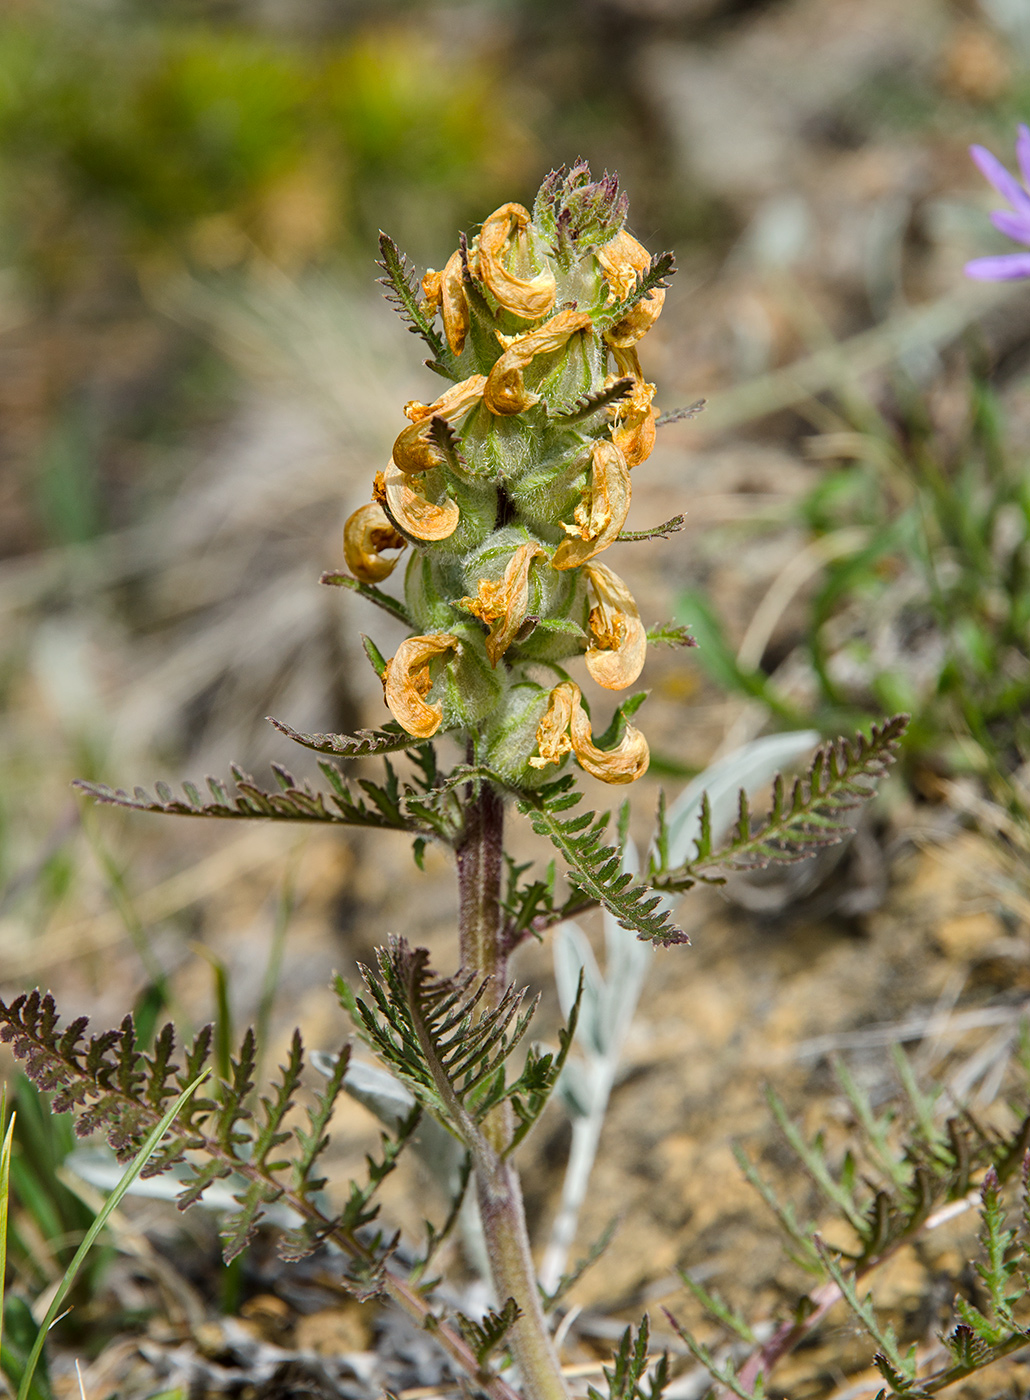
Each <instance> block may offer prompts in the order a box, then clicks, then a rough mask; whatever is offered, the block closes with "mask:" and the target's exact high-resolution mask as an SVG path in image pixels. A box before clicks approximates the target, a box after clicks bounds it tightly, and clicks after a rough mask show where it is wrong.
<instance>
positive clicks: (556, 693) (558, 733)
mask: <svg viewBox="0 0 1030 1400" xmlns="http://www.w3.org/2000/svg"><path fill="white" fill-rule="evenodd" d="M580 694H581V692H580V689H579V686H577V685H573V683H572V682H571V681H562V683H561V685H557V686H555V688H554V689H553V690H552V691H551V700H550V704H549V705H548V707H547V710H546V712H545V714H544V717H543V719H541V721H540V723H539V724H538V725H537V729H536V746H537V748H538V749H539V751H540V756H539V758H531V759H530V760H529V766H530V768H546V767H547V765H548V764H549V763H559V762H560V761H561V759H562V757H563V756H564V755H565V754H567V753H571V752H572V740H571V739H570V738H569V724H570V723H571V721H572V705H573V698H575V702H576V704H578V703H579V697H580Z"/></svg>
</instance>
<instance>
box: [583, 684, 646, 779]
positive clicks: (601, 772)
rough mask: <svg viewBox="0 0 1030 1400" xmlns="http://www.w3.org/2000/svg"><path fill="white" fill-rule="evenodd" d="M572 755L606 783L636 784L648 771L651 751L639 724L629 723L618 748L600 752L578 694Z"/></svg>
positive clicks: (588, 771) (591, 773) (592, 775)
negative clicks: (638, 726) (638, 727)
mask: <svg viewBox="0 0 1030 1400" xmlns="http://www.w3.org/2000/svg"><path fill="white" fill-rule="evenodd" d="M570 728H571V732H572V752H573V753H574V754H575V756H576V761H577V763H578V764H579V766H580V767H581V768H583V769H585V771H586V772H587V773H589V774H590V776H591V777H592V778H600V780H601V782H602V783H635V782H636V780H637V779H638V778H642V777H643V776H644V774H645V773H646V772H647V766H648V764H649V763H650V762H651V751H650V749H649V748H648V747H647V740H646V739H645V738H644V736H643V734H642V733H641V732H640V730H639V729H637V727H636V725H633V724H630V723H629V722H628V721H627V723H626V731H625V733H624V734H623V736H622V738H621V739H620V740H619V742H618V744H617V745H616V747H615V748H614V749H599V748H598V747H597V746H596V745H595V744H594V742H593V735H592V734H591V732H590V719H589V717H588V715H587V713H586V711H585V710H584V709H583V708H582V706H581V705H580V703H579V696H578V694H577V696H576V701H575V703H574V705H573V707H572V723H571V726H570Z"/></svg>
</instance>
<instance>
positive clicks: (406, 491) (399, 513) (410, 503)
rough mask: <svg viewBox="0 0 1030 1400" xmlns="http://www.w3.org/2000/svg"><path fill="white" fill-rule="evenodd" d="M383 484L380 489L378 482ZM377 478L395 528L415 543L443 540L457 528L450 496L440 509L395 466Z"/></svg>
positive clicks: (458, 516)
mask: <svg viewBox="0 0 1030 1400" xmlns="http://www.w3.org/2000/svg"><path fill="white" fill-rule="evenodd" d="M380 477H381V481H382V485H381V487H379V481H380ZM380 477H377V478H376V482H377V487H379V489H380V490H381V491H382V498H383V500H384V501H385V502H386V508H387V510H388V511H389V512H390V515H391V517H392V518H393V519H394V520H395V521H396V522H397V524H398V526H399V527H400V528H401V529H402V530H405V531H406V532H407V533H408V534H409V535H412V536H414V538H415V539H416V540H445V539H447V537H448V535H453V534H454V532H455V530H456V529H457V528H458V521H459V520H460V519H461V512H460V511H459V510H458V507H457V505H456V504H455V502H454V501H452V500H451V498H450V497H449V496H447V497H445V499H444V502H443V505H439V506H437V505H434V504H433V502H432V501H428V500H426V498H425V496H423V495H422V494H421V492H419V491H418V490H417V489H416V488H417V483H415V482H413V481H412V478H411V477H409V476H406V475H405V473H404V472H402V471H399V470H398V469H397V465H396V463H395V462H392V461H391V463H390V465H389V466H388V467H387V468H386V471H385V472H383V473H381V474H380Z"/></svg>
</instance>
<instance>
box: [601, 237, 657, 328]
mask: <svg viewBox="0 0 1030 1400" xmlns="http://www.w3.org/2000/svg"><path fill="white" fill-rule="evenodd" d="M675 273H676V258H675V255H674V254H673V253H656V254H655V256H654V257H653V258H652V259H651V264H650V266H649V267H648V268H647V269H646V271H644V272H642V273H640V274H639V275H638V277H637V285H636V286H635V287H634V288H633V290H632V291H631V292H629V293H628V295H626V296H625V297H623V298H622V300H621V301H617V302H616V303H615V305H614V306H610V307H608V309H607V310H606V311H605V313H604V315H603V316H601V317H599V318H598V320H597V321H596V323H595V324H596V327H597V329H598V330H599V331H607V330H611V328H612V326H615V325H617V324H618V323H619V322H620V321H621V320H622V318H623V316H625V315H627V314H628V313H629V312H630V311H632V310H633V308H634V306H636V305H637V304H638V303H639V302H641V301H643V300H644V298H645V297H646V296H650V295H651V293H652V292H653V291H657V290H659V289H662V290H664V289H665V288H666V287H668V285H669V279H670V278H671V277H673V276H675Z"/></svg>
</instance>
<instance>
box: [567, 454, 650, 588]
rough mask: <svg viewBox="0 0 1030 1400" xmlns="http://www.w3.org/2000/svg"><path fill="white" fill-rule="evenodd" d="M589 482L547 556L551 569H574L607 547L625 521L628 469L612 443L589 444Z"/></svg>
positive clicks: (628, 487)
mask: <svg viewBox="0 0 1030 1400" xmlns="http://www.w3.org/2000/svg"><path fill="white" fill-rule="evenodd" d="M590 451H591V456H592V459H593V460H592V463H591V470H590V482H589V484H588V486H587V489H586V491H585V492H584V495H583V500H582V501H581V502H580V503H579V505H578V506H577V507H576V511H575V522H576V523H575V525H563V528H564V529H565V530H566V532H567V533H568V535H569V538H568V539H567V540H562V542H561V544H560V545H559V546H558V548H557V549H556V550H555V552H554V555H553V557H552V559H551V564H552V567H554V568H555V569H576V568H578V567H579V566H580V564H585V563H586V562H587V560H588V559H592V558H593V557H594V555H595V554H600V552H601V550H602V549H607V548H608V546H609V545H610V544H612V543H613V541H614V540H615V538H616V537H617V535H618V533H619V531H620V530H621V529H622V527H623V525H625V523H626V516H627V515H628V514H629V505H630V492H631V488H630V481H629V468H628V467H627V465H626V459H625V457H623V455H622V453H621V452H620V451H619V449H618V447H617V446H616V445H615V443H614V442H608V441H606V440H605V439H603V438H602V439H601V440H600V441H599V442H594V443H593V444H592V445H591V449H590Z"/></svg>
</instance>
